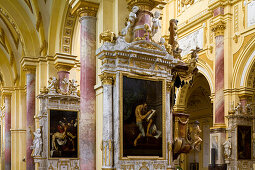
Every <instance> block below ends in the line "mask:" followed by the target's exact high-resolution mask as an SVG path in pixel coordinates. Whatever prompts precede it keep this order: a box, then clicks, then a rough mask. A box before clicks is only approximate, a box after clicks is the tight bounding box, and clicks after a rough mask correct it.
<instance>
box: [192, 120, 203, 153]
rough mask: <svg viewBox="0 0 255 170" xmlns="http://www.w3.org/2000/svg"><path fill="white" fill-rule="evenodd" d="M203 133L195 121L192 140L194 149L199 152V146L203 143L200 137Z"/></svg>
mask: <svg viewBox="0 0 255 170" xmlns="http://www.w3.org/2000/svg"><path fill="white" fill-rule="evenodd" d="M201 132H202V131H201V129H200V126H199V122H198V121H195V122H194V125H193V129H192V131H191V139H192V140H193V143H192V148H194V149H196V150H197V151H199V146H200V144H201V142H202V141H203V140H202V139H201V138H200V136H199V134H200V133H201Z"/></svg>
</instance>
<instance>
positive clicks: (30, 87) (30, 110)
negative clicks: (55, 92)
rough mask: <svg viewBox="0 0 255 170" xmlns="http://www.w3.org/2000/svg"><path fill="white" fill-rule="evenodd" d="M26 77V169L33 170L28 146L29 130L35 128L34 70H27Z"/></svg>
mask: <svg viewBox="0 0 255 170" xmlns="http://www.w3.org/2000/svg"><path fill="white" fill-rule="evenodd" d="M26 78H27V96H26V100H27V125H26V136H27V143H26V169H27V170H33V169H35V164H34V161H33V158H32V156H31V153H32V149H30V146H31V145H32V142H33V140H32V135H31V132H30V130H31V131H32V132H34V129H35V120H34V115H35V70H29V71H28V72H27V73H26Z"/></svg>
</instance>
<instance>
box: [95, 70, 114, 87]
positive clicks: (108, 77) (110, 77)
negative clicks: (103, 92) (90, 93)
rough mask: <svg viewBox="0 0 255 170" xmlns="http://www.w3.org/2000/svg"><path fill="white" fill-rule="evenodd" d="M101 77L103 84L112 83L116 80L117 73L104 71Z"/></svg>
mask: <svg viewBox="0 0 255 170" xmlns="http://www.w3.org/2000/svg"><path fill="white" fill-rule="evenodd" d="M99 77H100V79H101V81H102V83H103V85H112V84H113V82H114V81H115V78H116V75H115V74H112V73H102V74H101V75H99Z"/></svg>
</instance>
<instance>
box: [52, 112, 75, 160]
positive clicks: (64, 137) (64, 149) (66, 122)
mask: <svg viewBox="0 0 255 170" xmlns="http://www.w3.org/2000/svg"><path fill="white" fill-rule="evenodd" d="M48 120H49V124H48V126H49V135H48V137H49V143H48V148H49V151H48V152H49V158H54V159H56V158H74V159H75V158H78V155H79V153H78V150H79V149H78V139H79V138H78V134H79V133H78V111H69V110H53V109H51V110H49V119H48Z"/></svg>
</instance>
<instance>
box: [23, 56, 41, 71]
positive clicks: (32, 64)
mask: <svg viewBox="0 0 255 170" xmlns="http://www.w3.org/2000/svg"><path fill="white" fill-rule="evenodd" d="M20 63H21V66H22V69H23V70H24V71H25V72H27V73H34V72H35V71H36V65H37V63H38V60H37V58H33V57H23V58H22V59H21V61H20Z"/></svg>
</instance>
